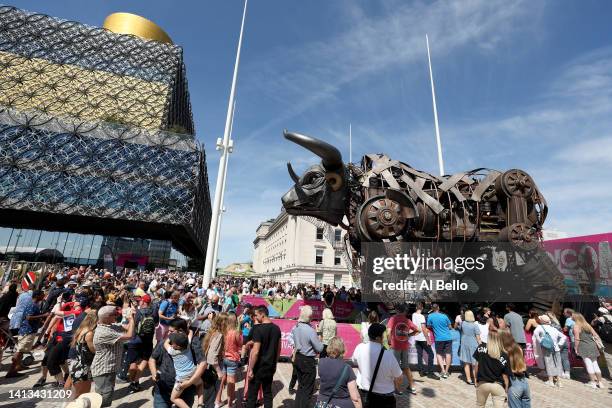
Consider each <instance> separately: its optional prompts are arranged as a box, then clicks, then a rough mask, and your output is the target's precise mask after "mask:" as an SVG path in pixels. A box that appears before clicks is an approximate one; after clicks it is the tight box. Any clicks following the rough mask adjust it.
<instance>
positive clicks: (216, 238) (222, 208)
mask: <svg viewBox="0 0 612 408" xmlns="http://www.w3.org/2000/svg"><path fill="white" fill-rule="evenodd" d="M235 111H236V100H234V105H233V106H232V120H231V122H230V141H232V144H233V140H232V139H231V137H232V130H233V129H234V112H235ZM228 160H229V159H228ZM226 181H227V166H225V175H224V176H223V189H222V190H221V211H219V225H218V226H217V236H216V237H215V251H214V254H215V255H214V258H213V260H214V269H213V274H212V276H213V277H215V278H216V277H217V263H218V262H219V258H218V256H219V244H220V242H221V240H220V237H221V218H223V213H224V212H225V182H226Z"/></svg>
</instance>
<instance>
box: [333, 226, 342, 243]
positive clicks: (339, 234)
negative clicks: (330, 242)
mask: <svg viewBox="0 0 612 408" xmlns="http://www.w3.org/2000/svg"><path fill="white" fill-rule="evenodd" d="M341 239H342V230H341V229H340V228H337V229H336V230H334V240H335V241H336V242H339V241H340V240H341Z"/></svg>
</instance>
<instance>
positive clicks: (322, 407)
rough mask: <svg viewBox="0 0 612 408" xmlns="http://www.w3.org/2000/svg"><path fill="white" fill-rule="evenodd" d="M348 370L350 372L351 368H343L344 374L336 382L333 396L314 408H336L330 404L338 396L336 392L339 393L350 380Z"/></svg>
mask: <svg viewBox="0 0 612 408" xmlns="http://www.w3.org/2000/svg"><path fill="white" fill-rule="evenodd" d="M348 370H349V366H348V365H346V364H345V365H344V367H343V368H342V373H341V374H340V377H338V380H337V381H336V385H334V389H333V390H332V393H331V395H330V396H329V398H328V399H327V402H324V401H317V403H316V404H315V406H314V408H334V405H332V404H330V402H331V400H332V399H334V395H335V394H336V392H338V390H339V389H340V387H341V386H342V384H343V383H344V382H345V381H346V379H347V378H348Z"/></svg>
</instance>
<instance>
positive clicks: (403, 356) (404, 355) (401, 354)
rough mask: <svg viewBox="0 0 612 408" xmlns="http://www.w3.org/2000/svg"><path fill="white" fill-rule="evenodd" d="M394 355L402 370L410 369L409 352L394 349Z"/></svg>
mask: <svg viewBox="0 0 612 408" xmlns="http://www.w3.org/2000/svg"><path fill="white" fill-rule="evenodd" d="M393 355H394V356H395V359H396V360H397V362H398V363H399V365H400V368H401V369H406V368H410V363H409V362H408V350H395V349H393Z"/></svg>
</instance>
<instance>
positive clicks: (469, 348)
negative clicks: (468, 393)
mask: <svg viewBox="0 0 612 408" xmlns="http://www.w3.org/2000/svg"><path fill="white" fill-rule="evenodd" d="M459 330H460V331H461V346H460V347H459V359H460V360H461V362H462V363H463V369H464V371H465V381H466V382H467V383H468V384H470V385H474V380H473V377H472V367H473V365H474V364H476V359H474V353H475V352H476V349H477V348H478V344H480V329H479V328H478V325H477V324H476V323H475V319H474V313H473V312H472V311H471V310H467V311H466V312H465V318H464V319H463V322H461V325H460V326H459Z"/></svg>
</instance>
